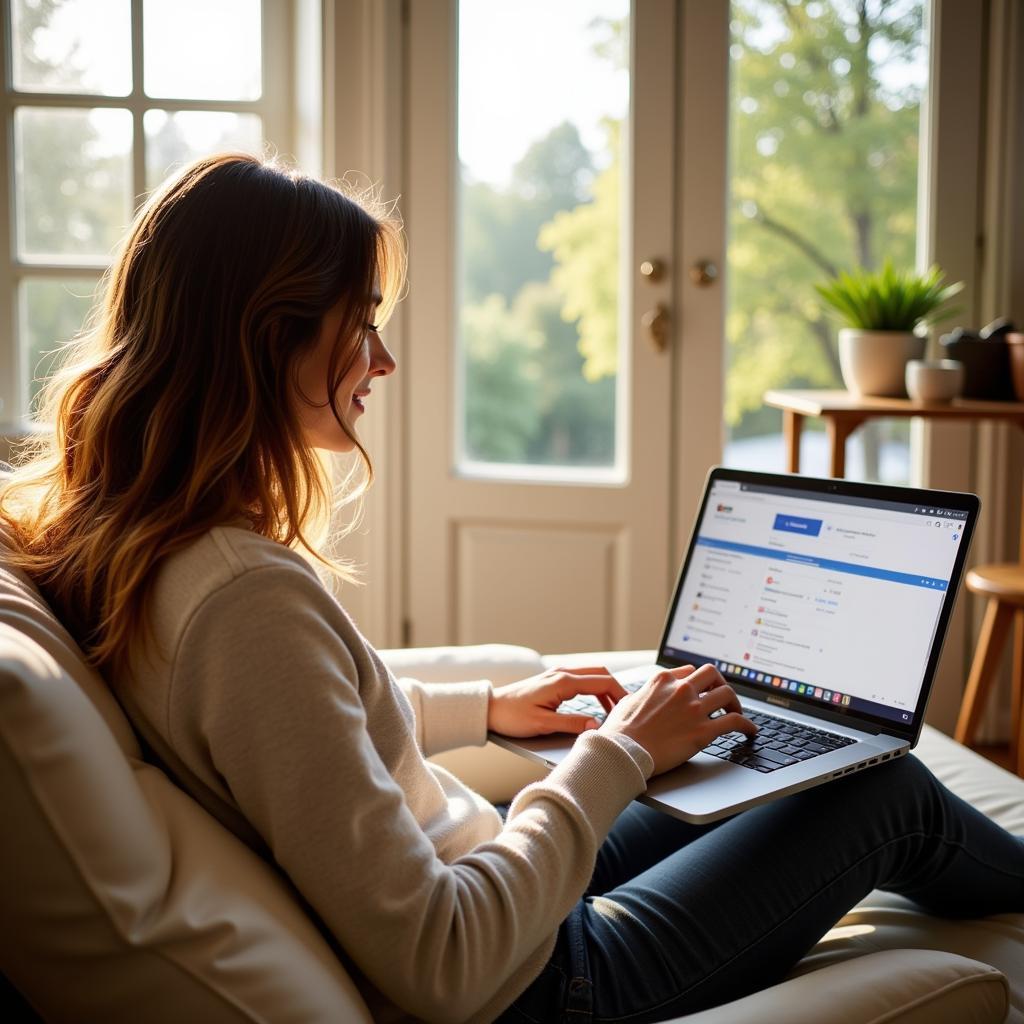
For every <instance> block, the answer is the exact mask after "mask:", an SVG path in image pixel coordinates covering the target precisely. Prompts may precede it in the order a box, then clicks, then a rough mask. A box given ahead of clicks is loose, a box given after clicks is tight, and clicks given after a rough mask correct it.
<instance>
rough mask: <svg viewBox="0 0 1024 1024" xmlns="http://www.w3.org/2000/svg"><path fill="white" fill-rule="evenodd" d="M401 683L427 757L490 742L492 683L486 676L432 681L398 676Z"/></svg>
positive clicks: (421, 746) (418, 739)
mask: <svg viewBox="0 0 1024 1024" xmlns="http://www.w3.org/2000/svg"><path fill="white" fill-rule="evenodd" d="M398 685H399V686H400V687H401V689H402V692H403V693H404V694H405V696H406V698H407V699H408V701H409V703H410V704H411V705H412V710H413V714H414V715H415V716H416V742H417V744H418V745H419V748H420V750H421V751H423V756H424V757H432V756H433V755H434V754H443V753H444V752H445V751H446V750H454V749H455V748H456V747H482V746H483V745H484V744H485V743H486V742H487V708H488V705H489V704H490V700H491V684H490V682H488V681H487V680H486V679H481V680H480V681H479V682H474V683H429V684H428V683H421V682H418V681H417V680H415V679H399V680H398Z"/></svg>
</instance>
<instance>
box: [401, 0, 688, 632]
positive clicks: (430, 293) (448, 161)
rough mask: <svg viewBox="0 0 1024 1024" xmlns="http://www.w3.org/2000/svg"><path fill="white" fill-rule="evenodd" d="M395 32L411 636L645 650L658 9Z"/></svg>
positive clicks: (663, 408) (476, 18)
mask: <svg viewBox="0 0 1024 1024" xmlns="http://www.w3.org/2000/svg"><path fill="white" fill-rule="evenodd" d="M409 15H410V26H409V27H410V32H409V38H410V49H409V97H410V101H409V102H410V109H409V117H408V126H409V128H408V131H409V134H408V138H407V140H406V152H407V153H408V158H409V179H408V187H407V194H406V196H405V197H403V202H402V209H403V214H404V215H405V217H406V222H407V227H408V234H409V241H410V290H409V299H408V303H407V307H406V313H405V316H406V320H405V322H406V324H407V325H408V345H407V357H406V360H405V366H404V367H400V371H399V372H400V374H403V375H404V386H405V389H406V393H407V395H408V401H407V404H406V408H407V409H408V410H409V418H410V427H409V438H408V441H409V443H408V457H409V461H408V467H409V476H408V488H409V493H408V497H409V515H408V523H409V550H408V566H409V568H408V600H407V607H408V609H409V618H410V629H409V630H408V639H409V641H410V642H412V643H416V644H422V643H452V642H455V643H472V642H481V641H495V640H505V641H511V642H517V643H524V644H528V645H531V646H534V647H538V648H541V649H544V650H548V651H551V650H559V649H561V650H573V649H576V650H585V649H590V650H594V649H600V648H610V647H636V646H651V645H653V644H654V643H656V641H657V635H658V632H659V630H660V626H661V620H662V617H663V615H664V609H665V602H666V598H667V591H668V587H669V583H670V580H671V578H672V576H673V574H674V571H675V568H676V567H675V566H674V565H673V564H671V560H670V556H669V550H668V548H669V534H670V530H669V493H670V486H669V479H670V477H669V460H670V448H671V426H670V424H671V413H670V392H671V348H672V300H673V278H672V274H671V273H669V272H667V270H666V268H671V267H672V263H673V218H672V214H673V201H674V193H673V189H674V152H675V151H674V145H673V143H672V139H673V132H674V112H675V93H676V88H675V84H676V83H675V58H676V53H675V25H676V4H675V3H674V2H673V0H645V2H644V3H639V4H638V3H634V4H632V5H631V4H630V3H629V2H628V0H587V2H582V0H581V2H578V3H571V4H569V3H566V4H551V3H547V2H543V0H462V2H461V3H455V2H454V0H427V2H423V3H420V2H418V3H416V4H412V5H410V8H409Z"/></svg>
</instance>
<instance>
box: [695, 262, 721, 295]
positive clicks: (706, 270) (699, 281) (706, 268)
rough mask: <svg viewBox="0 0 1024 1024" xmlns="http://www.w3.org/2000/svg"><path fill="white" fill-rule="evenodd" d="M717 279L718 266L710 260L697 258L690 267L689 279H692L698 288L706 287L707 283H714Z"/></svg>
mask: <svg viewBox="0 0 1024 1024" xmlns="http://www.w3.org/2000/svg"><path fill="white" fill-rule="evenodd" d="M717 279H718V267H716V266H715V264H714V263H712V262H711V260H697V262H696V263H694V265H693V266H692V267H690V280H691V281H693V283H694V284H695V285H697V287H698V288H707V286H708V285H709V284H712V283H714V282H715V281H716V280H717Z"/></svg>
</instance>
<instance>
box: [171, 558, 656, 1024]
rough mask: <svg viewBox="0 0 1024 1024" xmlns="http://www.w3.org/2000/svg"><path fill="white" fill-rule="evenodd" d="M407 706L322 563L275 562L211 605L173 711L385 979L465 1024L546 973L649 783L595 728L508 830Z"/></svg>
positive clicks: (206, 765) (358, 952)
mask: <svg viewBox="0 0 1024 1024" xmlns="http://www.w3.org/2000/svg"><path fill="white" fill-rule="evenodd" d="M403 704H404V702H403V701H402V698H401V695H400V693H399V691H398V690H397V687H395V685H394V683H393V682H392V680H391V679H390V678H389V676H388V674H387V671H386V669H384V667H383V665H382V664H381V663H380V660H379V659H378V658H377V657H376V654H375V653H374V652H373V651H372V649H370V648H369V647H368V646H367V645H366V644H365V642H364V641H363V640H362V638H361V637H360V636H359V634H358V632H357V631H356V630H355V629H354V627H353V626H352V624H351V623H350V621H349V620H348V618H347V616H346V615H345V614H344V612H343V611H342V610H341V609H340V607H338V605H337V603H336V602H334V601H333V599H332V598H331V597H330V596H329V595H328V594H327V593H326V591H324V589H323V588H322V587H321V585H320V584H319V582H318V581H317V580H316V579H315V577H314V576H313V574H312V572H309V571H307V570H306V569H305V567H295V568H293V567H291V566H288V567H282V566H280V565H275V566H273V567H264V568H257V569H250V570H248V571H246V572H244V573H242V574H241V575H240V576H238V577H237V578H235V579H234V580H232V581H231V582H230V583H229V584H227V585H225V586H223V587H221V588H220V589H219V590H217V591H215V592H214V593H213V594H212V595H210V596H209V597H208V598H207V599H206V600H205V601H204V602H203V604H202V605H201V606H200V607H199V608H198V609H197V610H196V611H195V613H194V614H193V615H192V617H191V619H190V621H189V624H188V626H187V628H186V630H185V632H184V635H183V637H182V639H181V642H180V644H179V647H178V653H177V656H176V659H175V670H174V676H173V685H172V689H171V693H170V699H169V703H168V714H169V723H168V724H169V728H170V731H171V736H172V742H173V743H174V745H175V747H176V749H178V750H179V751H180V752H182V754H183V756H184V757H185V758H186V760H187V761H189V763H190V765H191V766H192V767H193V770H196V771H199V772H200V773H201V774H203V775H204V776H205V777H209V778H210V779H212V780H213V783H212V784H217V783H218V782H219V783H220V784H221V785H222V787H223V790H224V792H225V793H226V794H227V796H228V798H229V799H231V800H233V801H234V802H236V803H237V805H238V807H239V808H240V810H241V811H242V813H243V814H244V815H245V817H246V818H247V819H248V820H249V821H250V822H251V823H252V824H253V826H254V827H255V828H256V829H257V831H258V832H259V833H260V834H261V835H262V836H263V838H264V839H265V840H266V842H267V844H268V845H269V846H270V848H271V850H272V851H273V854H274V857H275V859H276V860H277V862H278V863H279V864H280V865H281V866H282V868H283V869H284V870H285V871H286V872H287V873H288V875H289V877H290V878H291V879H292V881H293V882H294V884H295V885H296V886H297V887H298V888H299V890H300V891H301V892H302V894H303V895H304V897H305V898H306V899H307V900H308V901H309V902H310V904H311V905H312V906H313V907H314V908H315V909H316V911H317V913H318V914H319V915H320V917H321V918H322V919H323V920H324V922H325V924H326V925H327V927H328V928H329V929H330V930H331V932H332V933H333V934H334V935H335V936H336V937H337V939H338V940H339V942H340V943H341V945H342V946H343V948H344V949H345V950H346V952H347V953H348V954H349V955H350V956H351V957H352V959H353V960H354V961H355V963H356V964H357V965H358V966H359V968H360V969H361V970H362V971H363V973H364V974H365V975H366V976H367V977H368V978H369V979H370V981H371V982H372V983H373V984H374V985H375V986H376V987H377V988H378V989H379V990H380V991H381V992H383V993H384V994H385V995H386V996H387V997H388V998H389V999H391V1000H392V1001H393V1002H394V1003H396V1004H397V1005H398V1006H400V1007H402V1008H403V1009H404V1010H406V1011H408V1012H410V1013H413V1014H415V1015H416V1016H418V1017H422V1018H425V1019H428V1020H452V1021H456V1020H464V1019H466V1018H468V1017H470V1016H471V1015H473V1014H474V1013H477V1012H480V1011H481V1010H483V1009H484V1008H488V1007H490V1006H491V1005H492V1004H494V1005H495V1007H497V1004H498V1003H499V1002H500V1001H501V1000H502V999H503V998H504V995H503V991H502V990H503V989H505V987H506V986H511V987H517V986H518V987H523V986H524V985H525V984H526V983H527V982H528V981H529V980H530V978H529V977H528V976H527V975H528V974H530V972H531V971H533V972H535V971H536V970H539V969H540V966H541V964H542V963H543V962H544V960H545V959H546V956H547V954H548V950H549V949H550V946H551V943H552V941H553V937H554V933H555V930H556V928H557V926H558V924H559V922H560V921H561V920H562V919H563V918H564V917H565V916H566V914H567V913H568V911H569V910H570V908H571V907H572V906H573V904H574V903H575V902H576V900H577V899H578V898H579V896H580V895H581V893H582V892H583V890H584V888H585V886H586V884H587V882H588V880H589V877H590V874H591V872H592V869H593V864H594V859H595V856H596V852H597V847H598V845H599V844H600V842H601V841H602V840H603V838H604V836H605V834H606V833H607V831H608V829H609V828H610V826H611V824H612V822H613V821H614V819H615V818H616V817H617V815H618V814H619V813H620V811H621V810H622V809H623V808H624V807H625V806H626V804H627V803H628V802H629V801H630V800H631V799H632V798H633V797H635V796H636V795H638V794H639V793H640V792H641V791H642V790H643V789H644V787H645V784H646V780H645V777H644V774H643V772H642V771H641V770H640V769H639V768H638V766H637V763H636V762H635V761H634V760H633V758H631V757H630V755H629V753H627V751H626V749H625V748H624V747H622V746H620V745H619V744H618V743H617V742H616V741H615V740H614V739H612V738H610V737H608V736H606V735H603V734H601V733H598V732H596V731H591V732H588V733H587V734H586V735H584V736H583V737H581V738H580V740H579V741H578V743H577V745H576V747H575V749H574V752H573V754H572V756H570V757H569V758H568V759H567V760H566V761H565V762H563V763H562V764H561V765H559V766H558V768H556V769H555V770H554V771H553V772H552V773H551V775H550V776H549V777H548V778H547V779H545V780H544V781H543V782H540V783H536V784H534V785H532V786H530V787H527V789H525V790H523V792H522V793H520V794H519V796H518V797H517V799H516V800H515V802H514V803H513V805H512V808H511V810H510V814H509V817H508V821H507V823H506V825H505V827H504V828H503V829H502V828H501V827H500V823H499V822H498V820H497V816H496V815H495V814H494V812H493V810H491V809H490V808H489V807H482V806H481V805H480V803H479V799H480V798H478V797H476V796H475V794H472V793H471V792H470V791H469V790H466V789H465V788H464V787H460V786H458V784H457V783H454V782H450V785H449V787H448V789H445V788H444V785H445V779H449V780H450V777H448V776H445V775H443V773H441V774H440V775H438V774H435V773H434V772H433V771H432V769H431V766H430V765H428V764H426V763H425V762H424V761H423V760H422V757H421V756H420V753H419V751H418V749H417V747H416V743H415V737H414V725H413V722H412V716H411V715H410V714H409V709H408V706H407V705H406V706H403ZM396 780H400V781H396ZM400 783H401V784H400ZM513 994H514V993H513ZM513 994H509V996H508V998H509V999H511V998H512V995H513Z"/></svg>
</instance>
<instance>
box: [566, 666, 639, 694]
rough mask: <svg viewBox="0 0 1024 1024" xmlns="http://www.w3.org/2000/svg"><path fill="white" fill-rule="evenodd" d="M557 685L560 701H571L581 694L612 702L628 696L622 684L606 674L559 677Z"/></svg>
mask: <svg viewBox="0 0 1024 1024" xmlns="http://www.w3.org/2000/svg"><path fill="white" fill-rule="evenodd" d="M557 685H558V694H559V696H560V697H561V699H562V700H571V699H572V698H573V697H575V696H577V695H579V694H581V693H586V694H589V695H590V696H592V697H598V698H600V697H602V696H608V697H611V698H612V700H613V701H620V700H622V698H623V697H626V696H628V694H629V691H628V690H626V689H625V687H623V685H622V683H620V682H619V681H618V679H616V678H615V676H613V675H609V674H608V673H607V672H605V673H602V674H592V675H573V676H566V677H561V678H559V680H558V683H557Z"/></svg>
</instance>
